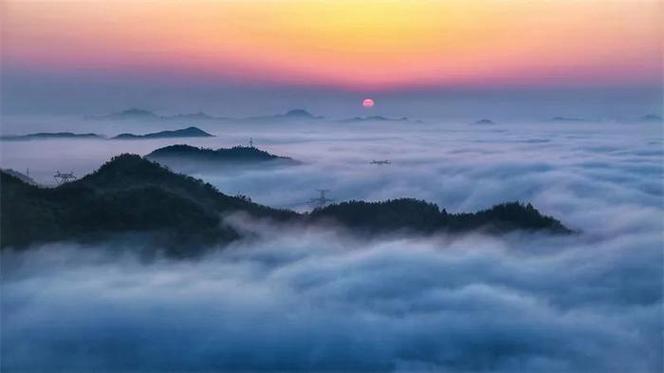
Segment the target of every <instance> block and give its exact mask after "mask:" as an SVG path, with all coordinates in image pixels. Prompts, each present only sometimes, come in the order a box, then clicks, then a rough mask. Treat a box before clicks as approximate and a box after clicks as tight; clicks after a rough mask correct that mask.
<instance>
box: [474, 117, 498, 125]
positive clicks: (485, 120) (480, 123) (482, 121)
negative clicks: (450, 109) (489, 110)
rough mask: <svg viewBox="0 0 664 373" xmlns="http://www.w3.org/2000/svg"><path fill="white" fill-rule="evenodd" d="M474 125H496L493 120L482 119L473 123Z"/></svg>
mask: <svg viewBox="0 0 664 373" xmlns="http://www.w3.org/2000/svg"><path fill="white" fill-rule="evenodd" d="M472 124H476V125H481V126H487V125H488V126H490V125H493V124H496V123H495V122H494V121H492V120H491V119H480V120H478V121H475V122H473V123H472Z"/></svg>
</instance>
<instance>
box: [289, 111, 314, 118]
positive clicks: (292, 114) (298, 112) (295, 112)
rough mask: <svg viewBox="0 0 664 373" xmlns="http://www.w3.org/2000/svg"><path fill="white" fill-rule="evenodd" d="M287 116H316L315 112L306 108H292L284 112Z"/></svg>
mask: <svg viewBox="0 0 664 373" xmlns="http://www.w3.org/2000/svg"><path fill="white" fill-rule="evenodd" d="M284 116H286V117H297V118H316V116H314V115H313V114H311V113H310V112H308V111H307V110H305V109H291V110H288V111H287V112H286V114H284Z"/></svg>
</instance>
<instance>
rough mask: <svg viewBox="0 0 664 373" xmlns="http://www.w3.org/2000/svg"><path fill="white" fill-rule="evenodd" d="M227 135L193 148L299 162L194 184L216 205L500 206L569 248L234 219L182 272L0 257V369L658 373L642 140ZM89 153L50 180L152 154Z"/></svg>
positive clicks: (24, 159)
mask: <svg viewBox="0 0 664 373" xmlns="http://www.w3.org/2000/svg"><path fill="white" fill-rule="evenodd" d="M228 126H229V127H219V128H218V131H217V132H218V134H219V135H220V136H219V137H218V138H215V139H213V140H205V141H211V142H200V143H197V144H199V145H207V146H221V145H224V146H228V145H233V144H234V143H238V142H243V141H245V139H247V138H248V137H249V136H253V137H254V140H255V141H257V142H258V143H259V144H260V145H261V146H263V147H266V148H268V149H269V150H270V151H271V152H274V153H276V154H281V155H286V156H292V157H293V158H296V159H300V160H303V161H305V164H304V165H302V166H297V167H290V168H289V167H282V168H275V169H271V170H236V171H234V172H228V171H223V172H221V171H219V172H209V171H206V172H204V173H201V174H199V175H197V176H200V177H202V178H204V179H205V180H207V181H210V182H212V183H214V184H215V185H217V186H219V187H220V189H221V190H222V191H226V192H228V193H236V192H243V193H246V194H248V195H250V196H251V197H252V198H254V200H257V201H258V202H262V203H268V204H271V205H274V206H279V207H291V208H297V209H305V208H307V206H306V204H304V201H306V200H307V199H308V198H310V197H312V196H313V195H312V194H315V191H314V189H316V188H318V187H327V188H330V189H332V190H333V191H332V196H333V197H334V198H337V199H339V200H344V199H351V198H357V199H384V198H395V197H402V196H413V197H418V198H425V199H427V200H430V201H433V202H436V203H438V204H440V205H441V207H446V208H447V209H448V210H450V211H465V210H475V209H480V208H485V207H488V206H490V205H492V204H494V203H498V202H503V201H506V200H514V199H519V200H524V201H532V202H533V203H534V205H535V206H536V207H537V208H539V209H541V210H543V211H544V212H545V213H547V214H552V215H554V216H555V217H557V218H559V219H560V220H561V221H563V223H565V224H566V225H568V226H570V227H572V228H575V229H579V230H581V232H582V233H581V234H579V235H574V236H570V237H550V236H546V235H522V234H514V235H509V236H504V237H499V238H496V237H485V236H479V235H464V236H438V237H431V238H426V239H425V238H422V237H415V236H403V237H389V238H387V237H383V238H379V239H375V240H372V241H366V240H362V239H359V238H352V237H346V236H345V235H343V234H341V233H339V232H337V231H335V230H333V229H331V228H330V229H319V230H315V229H309V230H296V231H283V230H277V229H275V228H274V227H271V226H270V225H269V224H266V223H264V222H263V223H258V222H251V221H246V220H243V219H242V218H241V217H233V218H231V220H230V221H231V223H232V224H236V225H238V226H240V227H241V228H242V229H248V230H251V231H254V232H255V233H256V236H255V237H253V238H252V239H250V240H246V241H242V242H238V243H236V244H234V245H232V246H231V247H228V248H225V249H223V250H219V251H216V252H214V253H212V254H210V255H208V256H206V257H203V258H200V259H198V260H196V261H169V260H166V259H161V258H159V257H158V256H157V257H153V256H148V255H147V254H146V255H141V254H140V253H139V254H136V247H137V246H138V245H139V244H138V243H136V242H132V241H128V240H124V241H122V240H118V241H117V242H109V243H107V244H105V245H100V246H96V247H87V246H77V245H72V244H65V243H62V244H53V245H48V246H44V247H40V248H35V249H33V250H30V251H24V252H5V253H4V254H3V258H2V273H3V281H2V326H3V327H2V357H3V358H2V368H3V369H7V370H24V369H35V370H45V369H54V370H63V371H72V370H82V371H89V370H96V369H103V370H198V371H202V370H240V369H242V370H264V369H272V370H285V371H297V370H303V371H322V370H337V371H358V370H378V371H383V370H388V371H393V370H396V371H413V370H418V371H427V370H431V371H440V370H443V371H453V372H454V371H459V372H466V371H495V372H511V371H554V372H560V371H583V372H591V371H597V372H606V371H616V372H624V371H630V372H650V371H652V372H657V371H661V370H662V368H663V367H662V348H663V347H664V344H663V342H662V336H661V330H662V322H663V321H662V312H664V309H663V307H662V275H663V271H664V269H663V254H662V242H664V237H663V233H662V232H663V228H664V226H663V222H662V219H661V216H662V213H663V212H664V203H663V201H662V196H663V185H662V180H663V176H664V169H663V166H662V156H663V155H664V153H663V152H662V133H661V128H658V127H656V126H650V127H647V126H641V125H639V126H631V127H630V126H628V125H620V124H607V123H604V124H592V123H590V124H587V125H577V124H574V125H573V126H574V127H572V126H570V125H555V126H554V125H550V126H544V125H543V124H542V125H539V126H535V125H530V126H525V125H516V124H514V125H508V124H500V125H497V126H495V127H491V128H475V127H469V126H467V125H462V124H448V125H444V126H442V125H437V124H432V123H425V124H422V125H414V124H412V123H411V124H399V125H387V126H381V127H377V125H359V126H355V127H350V126H346V125H334V126H332V125H330V126H318V127H316V126H314V125H311V124H307V125H306V126H295V125H292V126H285V127H279V128H275V127H269V126H265V127H251V126H241V125H237V126H233V127H230V126H231V125H228ZM206 129H207V128H206ZM213 132H215V131H213ZM107 143H108V142H106V143H105V144H106V145H102V146H99V145H91V144H92V143H90V142H76V143H68V147H66V148H65V150H62V151H61V152H60V153H62V157H61V158H59V161H60V162H63V163H65V164H70V165H72V166H71V167H79V168H78V170H80V172H84V171H86V170H89V169H92V168H94V167H97V166H98V165H99V163H101V162H102V160H104V159H106V158H107V157H108V155H110V154H111V153H117V152H119V150H132V151H136V152H139V153H142V154H144V153H147V152H149V151H151V150H153V149H154V148H155V147H157V145H161V143H157V142H141V143H132V144H126V143H122V145H121V144H112V142H111V143H110V144H107ZM49 144H51V145H55V144H58V143H55V142H41V143H40V144H37V143H22V144H18V143H17V144H14V143H12V144H8V146H11V147H14V148H13V150H15V152H14V153H13V154H12V155H11V156H9V157H5V158H4V159H3V166H5V167H6V166H13V167H14V168H18V169H21V168H22V167H25V166H24V165H32V167H34V168H36V169H38V167H39V165H40V164H43V163H42V162H46V161H45V159H47V158H49V157H50V158H55V154H57V153H58V148H59V149H62V147H56V146H52V147H50V146H48V145H49ZM36 146H39V147H40V148H41V149H42V152H41V153H32V152H30V149H31V147H36ZM119 147H127V148H122V149H120V148H119ZM86 149H88V150H90V151H87V152H86ZM36 154H39V155H36ZM81 154H87V155H86V156H85V157H81V156H80V155H81ZM31 159H32V160H33V161H34V163H30V162H31ZM372 159H390V160H392V164H391V165H389V166H372V165H369V164H368V162H369V161H370V160H372ZM44 175H46V172H44Z"/></svg>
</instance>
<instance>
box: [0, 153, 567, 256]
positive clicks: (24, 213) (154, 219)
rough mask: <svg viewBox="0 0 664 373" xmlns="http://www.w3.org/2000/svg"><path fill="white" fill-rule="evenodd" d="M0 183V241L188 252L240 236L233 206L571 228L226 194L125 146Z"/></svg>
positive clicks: (266, 214) (395, 203) (515, 208)
mask: <svg viewBox="0 0 664 373" xmlns="http://www.w3.org/2000/svg"><path fill="white" fill-rule="evenodd" d="M0 188H1V190H2V193H0V203H1V205H2V214H0V229H1V231H2V233H3V234H2V236H1V237H0V246H1V247H8V246H17V247H24V246H27V245H30V244H33V243H39V242H49V241H61V240H77V241H90V240H91V241H95V240H103V239H108V238H109V235H116V234H133V235H137V234H140V235H143V236H144V237H145V238H149V239H150V240H152V241H155V242H156V243H158V244H159V245H162V246H163V247H166V248H168V249H169V253H170V254H171V255H177V256H186V255H192V254H194V253H195V252H196V249H197V248H203V247H206V246H207V245H210V244H215V243H221V244H223V243H227V242H230V241H232V240H235V239H238V238H240V237H241V236H242V232H238V231H236V230H235V229H234V228H232V227H230V226H227V225H225V224H224V223H223V220H222V217H223V216H224V215H227V214H230V213H234V212H243V213H245V214H247V215H248V216H253V217H256V218H261V219H270V220H272V221H274V222H275V223H285V222H288V224H291V225H292V224H330V223H334V224H340V225H342V226H343V227H345V228H346V229H348V230H349V231H350V232H357V233H358V234H391V233H397V232H400V231H404V230H408V231H413V232H419V233H422V234H430V233H436V232H445V231H448V232H461V231H469V230H483V231H485V232H488V233H504V232H510V231H514V230H538V231H546V232H551V233H569V232H570V230H568V229H567V228H566V227H564V226H563V225H562V224H561V223H560V222H559V221H557V220H555V219H553V218H551V217H547V216H543V215H541V214H540V213H539V212H538V211H537V210H535V209H534V208H533V207H532V206H530V205H526V206H524V205H522V204H519V203H510V204H504V205H498V206H496V207H494V208H492V209H489V210H485V211H480V212H477V213H472V214H448V213H447V212H445V210H442V211H440V210H439V209H438V207H437V206H436V205H434V204H431V203H426V202H424V201H417V200H411V199H401V200H391V201H386V202H375V203H368V202H361V201H352V202H345V203H340V204H337V205H331V206H327V207H324V208H321V209H316V210H314V211H313V212H312V213H310V214H298V213H296V212H293V211H289V210H278V209H273V208H270V207H266V206H262V205H258V204H255V203H252V202H250V201H249V200H247V199H245V198H240V197H231V196H228V195H225V194H223V193H221V192H219V191H218V190H217V189H215V188H214V187H213V186H212V185H210V184H207V183H205V182H203V181H201V180H198V179H194V178H192V177H189V176H185V175H181V174H175V173H172V172H170V171H169V170H167V169H166V168H164V167H162V166H160V165H158V164H157V163H153V162H151V161H149V160H146V159H144V158H141V157H140V156H137V155H130V154H125V155H121V156H117V157H114V158H113V159H112V160H111V161H109V162H107V163H106V164H104V165H103V166H102V167H100V168H99V169H98V170H97V171H95V172H93V173H92V174H89V175H87V176H85V177H83V178H81V179H79V180H76V181H73V182H70V183H65V184H63V185H61V186H58V187H56V188H40V187H37V186H34V185H30V184H27V183H25V182H23V181H22V180H20V179H19V178H17V177H15V176H12V175H10V174H9V173H6V172H4V171H0ZM141 242H146V241H145V240H142V241H141Z"/></svg>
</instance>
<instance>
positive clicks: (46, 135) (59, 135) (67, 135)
mask: <svg viewBox="0 0 664 373" xmlns="http://www.w3.org/2000/svg"><path fill="white" fill-rule="evenodd" d="M103 138H104V137H103V136H101V135H98V134H96V133H73V132H38V133H29V134H27V135H7V136H0V139H2V140H19V141H20V140H50V139H103Z"/></svg>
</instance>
